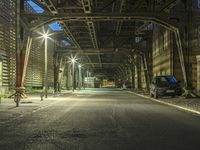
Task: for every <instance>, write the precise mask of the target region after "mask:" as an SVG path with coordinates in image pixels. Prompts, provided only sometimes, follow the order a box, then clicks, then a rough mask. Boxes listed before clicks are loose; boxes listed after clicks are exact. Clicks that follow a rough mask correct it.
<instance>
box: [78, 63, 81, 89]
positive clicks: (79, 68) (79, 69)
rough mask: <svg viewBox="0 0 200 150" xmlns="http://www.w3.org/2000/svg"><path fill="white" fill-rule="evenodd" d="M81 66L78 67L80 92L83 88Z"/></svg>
mask: <svg viewBox="0 0 200 150" xmlns="http://www.w3.org/2000/svg"><path fill="white" fill-rule="evenodd" d="M81 67H82V66H81V64H79V65H78V73H79V81H78V83H79V90H81V86H82V77H81V74H82V73H81Z"/></svg>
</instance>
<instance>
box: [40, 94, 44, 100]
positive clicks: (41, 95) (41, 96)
mask: <svg viewBox="0 0 200 150" xmlns="http://www.w3.org/2000/svg"><path fill="white" fill-rule="evenodd" d="M40 98H41V101H43V98H44V92H42V93H41V94H40Z"/></svg>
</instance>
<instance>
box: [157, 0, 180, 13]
mask: <svg viewBox="0 0 200 150" xmlns="http://www.w3.org/2000/svg"><path fill="white" fill-rule="evenodd" d="M180 1H181V0H168V1H166V3H165V5H164V6H163V7H162V8H161V9H160V11H165V12H169V10H170V9H171V8H173V7H174V6H176V5H177V4H178V3H179V2H180Z"/></svg>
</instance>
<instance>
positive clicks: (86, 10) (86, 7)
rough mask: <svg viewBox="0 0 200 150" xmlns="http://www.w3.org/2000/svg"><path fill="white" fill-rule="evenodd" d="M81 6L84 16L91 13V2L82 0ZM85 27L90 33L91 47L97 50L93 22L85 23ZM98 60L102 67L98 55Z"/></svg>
mask: <svg viewBox="0 0 200 150" xmlns="http://www.w3.org/2000/svg"><path fill="white" fill-rule="evenodd" d="M82 5H83V10H84V13H86V14H91V13H92V8H91V1H90V0H82ZM87 26H88V30H89V32H90V37H91V40H92V44H93V47H94V48H98V47H99V46H98V42H97V34H96V30H95V25H94V22H92V21H87ZM98 59H99V62H100V67H102V65H101V57H100V55H98Z"/></svg>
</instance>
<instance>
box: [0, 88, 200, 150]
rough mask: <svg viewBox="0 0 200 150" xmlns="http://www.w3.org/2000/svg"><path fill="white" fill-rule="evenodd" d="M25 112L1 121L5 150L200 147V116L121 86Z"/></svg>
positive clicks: (0, 145) (0, 143)
mask: <svg viewBox="0 0 200 150" xmlns="http://www.w3.org/2000/svg"><path fill="white" fill-rule="evenodd" d="M46 101H47V100H46ZM46 103H47V102H46ZM24 113H25V114H24V115H23V116H22V117H19V118H17V119H15V120H12V121H10V122H7V123H5V124H1V125H0V150H57V149H61V150H198V149H200V116H197V115H194V114H191V113H188V112H184V111H181V110H178V109H176V108H172V107H169V106H165V105H161V104H158V103H155V102H152V101H150V100H147V99H144V98H141V97H138V96H134V95H132V94H129V93H127V92H125V91H121V90H113V89H96V90H86V91H83V92H77V93H75V95H74V96H70V97H65V96H62V97H60V98H58V100H57V101H56V102H54V103H52V104H51V105H50V104H49V103H47V104H46V107H42V108H40V109H37V110H33V111H32V113H27V114H26V112H24Z"/></svg>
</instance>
